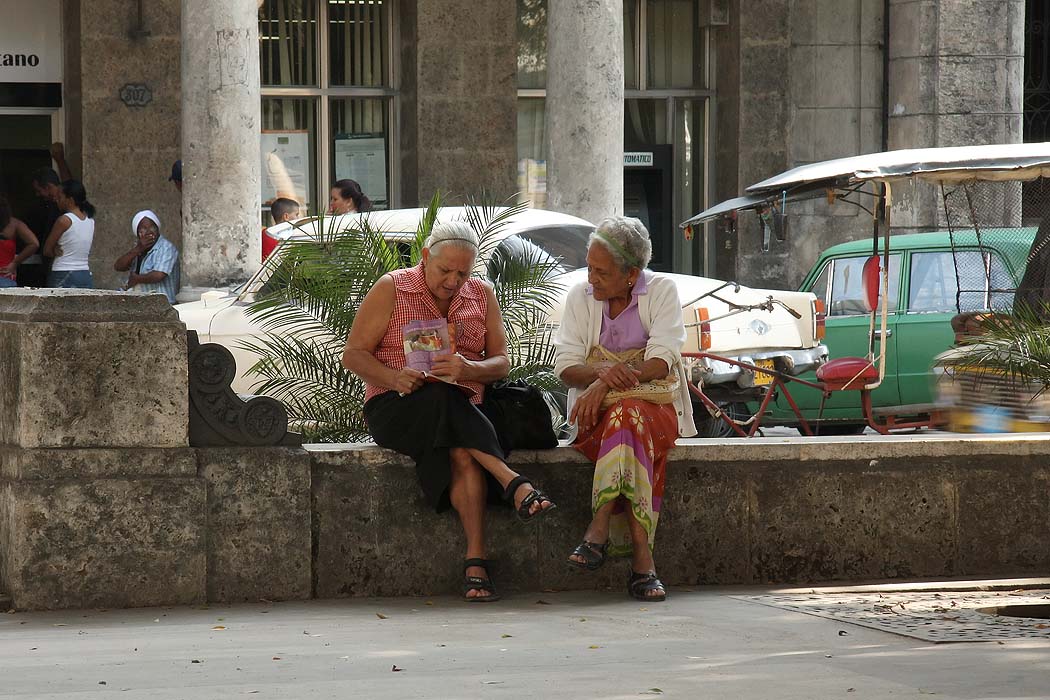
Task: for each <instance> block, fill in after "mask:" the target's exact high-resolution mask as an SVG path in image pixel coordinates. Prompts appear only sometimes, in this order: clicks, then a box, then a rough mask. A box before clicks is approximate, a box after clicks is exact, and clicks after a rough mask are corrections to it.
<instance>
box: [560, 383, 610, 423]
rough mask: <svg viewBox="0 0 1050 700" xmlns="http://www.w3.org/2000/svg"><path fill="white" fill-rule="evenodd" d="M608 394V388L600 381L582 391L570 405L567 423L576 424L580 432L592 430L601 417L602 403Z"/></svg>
mask: <svg viewBox="0 0 1050 700" xmlns="http://www.w3.org/2000/svg"><path fill="white" fill-rule="evenodd" d="M608 393H609V387H608V385H606V384H605V382H603V381H602V380H601V379H598V380H597V381H595V382H594V383H593V384H591V385H590V386H589V387H587V388H586V389H584V390H583V391H582V392H580V395H579V396H577V397H576V403H574V404H573V405H572V413H570V414H569V422H570V423H576V425H578V426H579V427H580V429H581V430H590V429H591V428H593V427H594V426H595V425H597V424H598V420H599V419H600V418H601V417H602V401H603V400H604V399H605V395H606V394H608Z"/></svg>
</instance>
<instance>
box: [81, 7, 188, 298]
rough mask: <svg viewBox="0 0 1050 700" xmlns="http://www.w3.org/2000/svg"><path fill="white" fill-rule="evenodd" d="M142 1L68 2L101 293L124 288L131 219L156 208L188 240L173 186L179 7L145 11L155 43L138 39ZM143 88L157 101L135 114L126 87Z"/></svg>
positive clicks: (175, 236) (167, 228)
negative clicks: (119, 267) (120, 263)
mask: <svg viewBox="0 0 1050 700" xmlns="http://www.w3.org/2000/svg"><path fill="white" fill-rule="evenodd" d="M137 7H138V3H137V2H136V1H135V0H92V1H91V2H87V1H84V0H66V2H64V3H63V12H64V22H65V28H64V29H65V45H66V71H65V91H66V94H65V96H64V102H65V104H66V106H67V111H66V118H67V123H66V134H67V140H68V142H69V163H70V168H71V170H72V171H73V176H74V177H77V178H79V179H81V180H83V181H84V184H85V186H86V188H87V193H88V198H89V199H90V200H92V202H93V203H95V204H96V205H97V206H98V215H97V217H96V219H95V241H94V245H93V246H92V249H91V271H92V274H93V275H94V277H95V286H96V287H98V288H110V289H114V288H117V287H118V286H120V284H121V283H122V282H123V281H124V279H125V278H126V275H123V274H122V273H117V272H115V271H114V270H113V262H114V261H115V260H116V259H117V258H118V257H120V256H121V255H122V254H124V253H126V252H127V251H128V250H129V249H130V248H131V247H132V246H133V245H134V243H135V241H134V237H133V236H132V233H131V217H132V216H133V215H134V214H135V212H137V211H139V210H141V209H153V210H154V211H156V212H157V214H158V216H159V217H160V220H161V224H162V225H163V226H162V232H163V233H164V235H165V236H166V237H167V238H169V239H170V240H171V241H172V242H173V243H175V244H176V245H177V246H180V247H181V242H182V221H181V214H180V202H181V198H180V195H179V193H178V191H177V190H176V189H175V187H174V186H173V185H172V183H170V182H168V175H169V174H170V172H171V164H172V162H174V161H175V160H176V159H177V158H179V133H180V114H181V112H180V102H181V98H180V84H181V72H180V65H179V52H180V27H179V22H180V17H179V7H180V5H179V0H157V1H156V2H149V3H143V13H144V24H145V28H146V29H147V30H148V31H149V35H148V36H144V37H140V38H131V36H130V33H131V31H132V30H133V29H134V28H135V25H136V24H137V12H138V9H137ZM128 84H142V85H146V86H148V88H149V91H150V94H151V96H152V99H151V101H150V102H149V104H147V105H145V106H141V107H139V106H127V105H125V104H124V102H122V101H121V97H120V94H121V89H122V88H123V87H124V86H125V85H128Z"/></svg>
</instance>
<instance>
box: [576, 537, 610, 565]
mask: <svg viewBox="0 0 1050 700" xmlns="http://www.w3.org/2000/svg"><path fill="white" fill-rule="evenodd" d="M608 549H609V543H608V542H606V543H604V544H598V543H597V542H588V541H587V540H584V541H583V542H580V544H578V545H576V549H574V550H572V554H571V555H570V557H572V556H577V557H580V558H582V559H583V561H577V560H575V559H571V558H570V559H569V563H570V564H572V565H573V566H576V567H579V568H581V569H587V570H588V571H595V570H597V569H599V568H601V566H602V564H604V563H605V556H606V551H607V550H608Z"/></svg>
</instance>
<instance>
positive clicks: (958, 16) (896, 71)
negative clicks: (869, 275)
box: [888, 0, 1025, 231]
mask: <svg viewBox="0 0 1050 700" xmlns="http://www.w3.org/2000/svg"><path fill="white" fill-rule="evenodd" d="M1024 11H1025V5H1024V0H985V1H984V2H972V1H971V0H890V46H889V76H888V80H889V147H890V148H926V147H933V146H966V145H976V144H988V143H1018V142H1020V141H1021V140H1022V131H1021V127H1022V113H1023V107H1024V104H1023V103H1024ZM1015 189H1016V188H1015ZM1008 196H1009V195H1008ZM1013 198H1014V199H1016V198H1017V196H1016V194H1014V195H1013ZM894 200H895V206H894V209H893V226H894V228H895V229H899V230H902V231H908V230H930V229H931V228H934V227H937V226H938V225H943V224H944V216H943V212H942V207H941V202H940V198H939V195H938V192H937V191H936V190H934V189H933V188H930V187H915V188H912V187H902V188H899V191H897V192H895V193H894ZM1015 213H1016V217H1017V219H1019V218H1020V212H1019V211H1017V212H1015ZM1007 218H1008V219H1009V217H1007ZM1002 223H1007V224H1009V223H1010V222H1009V221H1008V220H1007V221H1003V222H1002Z"/></svg>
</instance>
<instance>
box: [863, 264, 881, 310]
mask: <svg viewBox="0 0 1050 700" xmlns="http://www.w3.org/2000/svg"><path fill="white" fill-rule="evenodd" d="M881 260H882V258H881V257H880V256H878V255H872V256H871V257H870V258H868V259H867V260H865V261H864V268H863V269H862V270H861V284H862V285H863V289H864V306H865V307H866V308H867V310H868V312H869V313H870V312H872V311H874V310H875V309H877V308H878V306H879V291H880V290H881V282H882V280H881V274H880V273H881V272H882V265H881V264H880V262H881Z"/></svg>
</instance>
